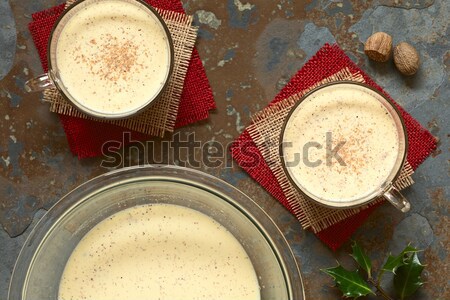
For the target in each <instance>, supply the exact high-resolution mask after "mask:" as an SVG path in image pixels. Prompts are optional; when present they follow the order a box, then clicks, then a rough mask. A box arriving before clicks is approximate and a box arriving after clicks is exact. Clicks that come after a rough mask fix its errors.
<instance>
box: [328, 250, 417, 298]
mask: <svg viewBox="0 0 450 300" xmlns="http://www.w3.org/2000/svg"><path fill="white" fill-rule="evenodd" d="M418 252H420V250H418V249H416V248H414V247H412V246H411V245H407V246H406V247H405V249H403V251H402V252H400V253H399V254H398V255H396V256H394V255H389V256H388V258H387V260H386V262H385V263H384V265H383V266H382V267H381V270H380V271H379V273H378V276H377V279H376V280H375V279H374V278H373V277H372V262H371V260H370V258H369V257H368V256H367V254H366V253H365V252H364V250H363V249H362V248H361V246H360V245H359V244H358V243H356V242H353V244H352V253H351V254H350V255H351V257H353V259H354V260H355V262H356V263H357V265H358V268H357V269H356V270H353V271H349V270H347V269H345V268H344V267H343V266H341V265H340V264H339V263H338V265H337V266H336V267H332V268H327V269H322V271H323V272H325V273H326V274H328V275H330V276H331V277H332V278H333V279H334V282H335V284H336V286H337V287H338V288H339V290H340V291H341V292H342V294H343V296H344V297H346V298H358V297H362V296H367V295H369V294H373V295H375V294H377V295H379V296H381V297H383V298H384V299H391V300H392V298H391V297H390V296H389V295H388V294H387V293H386V292H385V291H384V290H383V288H382V287H381V285H380V282H381V278H382V276H383V275H384V273H386V272H389V273H392V274H393V285H394V289H395V292H396V295H397V297H398V298H399V299H402V300H403V299H406V298H407V297H409V296H411V295H412V294H414V293H415V292H416V291H417V289H418V288H420V287H421V286H422V285H423V284H424V282H423V281H422V278H421V274H422V271H423V269H424V265H422V264H421V263H420V261H419V257H418V256H417V253H418Z"/></svg>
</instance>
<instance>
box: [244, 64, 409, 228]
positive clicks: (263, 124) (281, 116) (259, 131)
mask: <svg viewBox="0 0 450 300" xmlns="http://www.w3.org/2000/svg"><path fill="white" fill-rule="evenodd" d="M341 80H351V81H356V82H364V78H363V76H362V75H361V74H360V73H359V72H354V73H352V72H351V71H350V70H349V69H348V68H344V69H342V70H341V71H339V72H337V73H335V74H334V75H332V76H330V77H328V78H325V79H323V80H322V81H320V82H318V83H316V84H315V85H313V86H311V87H309V88H308V89H306V90H303V91H301V92H299V93H297V94H295V95H293V96H291V97H289V98H286V99H284V100H282V101H280V102H277V103H275V104H273V105H270V106H269V107H267V108H265V109H264V110H262V111H261V112H259V113H257V114H256V115H255V116H254V117H253V118H252V121H253V122H252V124H251V125H250V126H249V127H248V128H247V130H248V132H249V134H250V136H251V137H252V139H253V141H254V142H255V144H256V146H257V147H258V149H259V150H260V151H261V154H262V156H263V158H264V160H265V161H266V163H267V165H268V166H269V168H270V169H271V171H272V172H273V174H274V175H275V177H276V178H277V181H278V183H279V184H280V186H281V188H282V190H283V192H284V194H285V196H286V198H287V200H288V203H289V206H290V207H291V210H292V211H293V212H294V214H295V216H296V217H297V219H298V220H299V221H300V223H301V225H302V227H303V228H304V229H306V228H311V229H312V230H313V232H316V233H317V232H319V231H321V230H323V229H325V228H327V227H329V226H331V225H333V224H336V223H338V222H340V221H342V220H344V219H345V218H348V217H350V216H352V215H355V214H356V213H358V212H359V211H361V210H362V209H364V208H367V205H366V206H362V207H358V208H353V209H331V208H327V207H324V206H321V205H318V204H316V203H314V202H312V201H311V200H308V199H306V198H305V197H304V196H303V195H302V194H300V193H299V192H298V191H297V189H296V188H295V187H294V186H293V185H292V183H291V182H290V181H289V179H288V177H287V176H286V174H285V172H284V170H283V167H282V161H281V158H280V154H279V138H280V135H281V130H282V127H283V124H284V121H285V119H286V117H287V115H288V113H289V111H290V110H291V109H292V107H293V106H294V104H295V103H296V102H297V101H299V100H300V99H301V97H302V96H303V95H304V94H306V93H307V92H309V91H310V90H312V89H314V88H316V87H318V86H320V85H322V84H325V83H328V82H333V81H341ZM413 173H414V171H413V169H412V168H411V166H410V165H409V163H408V162H406V163H405V165H404V166H403V168H402V171H401V173H400V176H399V178H398V179H397V180H396V182H395V183H394V186H395V187H396V188H398V189H404V188H406V187H408V186H410V185H412V184H413V183H414V182H413V180H412V178H411V175H412V174H413ZM379 201H382V199H381V198H380V199H376V200H375V201H373V202H372V203H371V204H369V205H374V204H376V203H378V202H379Z"/></svg>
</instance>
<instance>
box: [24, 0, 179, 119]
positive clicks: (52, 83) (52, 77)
mask: <svg viewBox="0 0 450 300" xmlns="http://www.w3.org/2000/svg"><path fill="white" fill-rule="evenodd" d="M101 1H102V0H79V1H77V2H75V3H74V4H72V5H71V6H70V7H69V8H67V9H66V10H65V11H64V12H63V13H62V14H61V16H60V17H59V18H58V20H57V21H56V22H55V25H54V26H53V29H52V31H51V34H50V38H49V42H48V46H47V61H48V72H47V73H44V74H41V75H39V76H37V77H35V78H32V79H30V80H28V81H27V82H26V83H25V90H26V91H27V92H37V91H43V90H45V89H49V88H56V89H57V90H58V91H59V92H60V94H61V95H62V96H63V97H64V98H65V99H66V100H67V101H68V102H69V103H71V104H72V105H73V106H74V107H75V108H76V109H78V110H79V111H81V112H82V113H85V114H87V115H89V116H91V117H94V118H99V119H123V118H128V117H131V116H133V115H136V114H138V113H140V112H142V111H143V110H145V109H147V108H148V107H149V106H150V105H152V104H153V103H155V101H157V100H158V99H159V98H160V97H161V94H162V93H163V91H164V90H165V88H166V87H167V84H168V81H169V78H170V76H171V74H172V71H173V64H174V48H173V41H172V38H171V35H170V32H169V29H168V28H167V25H166V23H165V22H164V20H163V19H162V17H161V16H160V15H159V14H158V12H157V11H156V10H155V9H154V8H153V7H151V6H150V5H148V4H147V3H145V2H144V1H141V0H116V1H121V2H124V3H127V4H132V5H135V6H136V7H138V8H140V9H142V10H143V11H145V12H147V13H148V15H149V16H150V17H151V18H152V19H154V20H155V21H156V22H157V24H158V25H160V26H161V29H162V31H163V32H164V34H165V40H166V41H167V47H166V48H167V51H169V52H170V53H168V55H169V63H168V66H167V70H166V74H165V77H164V80H163V82H162V83H161V85H160V86H159V90H158V91H156V92H155V91H150V92H149V94H151V96H149V98H148V99H146V101H145V102H144V101H143V102H142V103H140V104H139V106H138V107H132V108H130V109H121V110H119V111H117V112H104V111H100V110H98V109H95V108H92V107H89V106H87V105H86V104H85V103H81V101H80V100H79V99H77V98H76V97H75V96H74V95H73V94H72V93H71V92H70V91H69V90H68V88H67V87H66V85H65V84H64V81H63V80H62V77H61V69H60V68H58V59H57V47H58V40H59V38H60V35H61V32H62V30H63V28H64V26H65V25H66V24H67V23H68V21H69V20H71V19H72V18H73V17H74V16H76V15H77V13H78V12H80V11H81V10H83V9H84V8H86V7H88V6H90V5H93V4H95V3H99V2H101ZM127 84H129V88H131V89H132V88H133V86H132V84H133V82H128V83H127ZM79 88H80V89H82V88H83V85H82V78H80V86H79ZM102 100H103V99H102Z"/></svg>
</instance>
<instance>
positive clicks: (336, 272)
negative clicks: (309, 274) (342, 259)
mask: <svg viewBox="0 0 450 300" xmlns="http://www.w3.org/2000/svg"><path fill="white" fill-rule="evenodd" d="M321 271H322V272H325V273H327V274H328V275H330V276H331V277H333V279H334V282H335V283H336V285H337V287H338V288H339V289H340V290H341V292H342V293H343V294H344V297H352V298H358V297H361V296H366V295H368V294H374V295H375V293H374V292H373V291H372V289H371V288H370V287H369V286H368V285H367V283H366V282H365V281H364V279H363V278H362V277H361V275H359V273H358V272H357V271H348V270H346V269H344V268H343V267H342V266H341V265H338V266H337V267H334V268H328V269H322V270H321Z"/></svg>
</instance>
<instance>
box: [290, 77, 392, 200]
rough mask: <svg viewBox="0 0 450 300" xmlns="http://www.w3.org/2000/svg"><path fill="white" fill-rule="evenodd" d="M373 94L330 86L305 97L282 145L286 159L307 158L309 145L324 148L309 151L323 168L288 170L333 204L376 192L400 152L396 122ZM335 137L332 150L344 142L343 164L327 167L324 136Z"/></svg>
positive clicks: (302, 166)
mask: <svg viewBox="0 0 450 300" xmlns="http://www.w3.org/2000/svg"><path fill="white" fill-rule="evenodd" d="M375 97H376V96H375V93H374V92H372V91H370V90H367V89H364V88H360V87H356V88H355V87H354V86H352V85H347V84H346V85H342V84H340V85H332V86H329V87H326V88H323V89H321V90H319V91H318V92H316V93H314V94H313V95H312V96H310V97H308V98H306V99H305V100H304V101H303V102H302V103H301V104H300V105H299V106H298V107H297V109H296V110H295V112H294V113H293V114H292V117H291V118H290V120H289V122H288V124H287V126H286V130H285V134H284V141H289V142H292V143H293V145H292V147H286V148H285V150H284V154H285V160H286V161H287V162H293V161H294V159H295V155H296V154H297V155H298V154H299V155H300V156H301V157H302V156H303V146H304V145H305V144H307V143H308V142H311V141H313V142H317V143H319V144H321V146H322V149H317V148H314V147H312V148H310V149H309V151H308V155H309V161H310V162H315V161H316V160H322V163H321V164H320V165H319V166H316V167H311V166H309V167H308V166H307V165H305V163H304V161H303V157H302V159H301V160H300V162H299V163H296V164H293V166H291V167H289V172H290V174H291V176H292V177H293V179H294V181H296V182H297V183H300V185H301V186H302V189H303V190H305V191H307V192H309V193H310V194H312V195H314V196H315V197H318V198H320V199H325V200H328V201H334V202H346V201H352V200H357V199H360V198H363V197H365V196H368V195H370V194H372V193H373V192H375V191H376V190H377V189H379V188H380V186H381V185H382V184H383V183H384V181H385V180H386V179H387V177H388V176H389V174H390V173H391V171H392V169H393V168H394V165H395V162H396V160H397V156H398V152H399V141H398V133H397V128H396V125H395V122H394V120H393V118H392V116H391V115H390V114H389V112H388V111H387V110H386V108H385V107H384V106H383V105H382V104H381V103H380V102H379V101H378V100H377V98H375ZM327 132H331V134H332V148H334V147H335V146H336V145H338V143H339V142H341V141H345V144H344V145H343V147H342V148H341V149H340V150H339V151H338V152H337V153H338V155H339V156H340V157H341V158H342V160H343V161H344V162H345V164H346V166H342V165H341V164H339V162H338V161H337V160H336V159H335V158H332V164H331V165H327V164H326V155H327V152H326V133H327Z"/></svg>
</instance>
